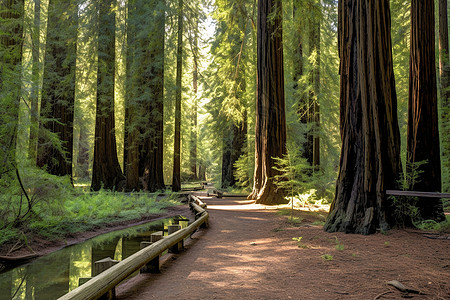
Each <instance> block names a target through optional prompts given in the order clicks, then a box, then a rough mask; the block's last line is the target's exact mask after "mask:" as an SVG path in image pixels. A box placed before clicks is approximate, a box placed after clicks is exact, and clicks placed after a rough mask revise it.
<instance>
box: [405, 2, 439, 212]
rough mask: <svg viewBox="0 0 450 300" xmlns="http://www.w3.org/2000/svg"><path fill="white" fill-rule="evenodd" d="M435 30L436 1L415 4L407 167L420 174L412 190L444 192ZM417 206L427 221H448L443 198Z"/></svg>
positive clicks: (412, 175) (430, 199) (412, 22)
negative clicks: (442, 188)
mask: <svg viewBox="0 0 450 300" xmlns="http://www.w3.org/2000/svg"><path fill="white" fill-rule="evenodd" d="M434 26H435V24H434V1H433V0H412V2H411V52H410V67H409V101H408V133H407V164H408V171H411V170H416V168H418V169H419V170H418V171H419V172H420V174H419V178H414V177H415V174H413V173H409V174H407V176H408V177H409V178H410V179H411V180H412V179H414V180H413V183H412V184H411V186H410V187H409V188H410V189H413V190H417V191H427V192H440V191H441V158H440V146H439V127H438V110H437V88H436V65H435V63H436V61H435V50H434V47H435V44H434V43H435V40H434V38H435V34H434ZM419 163H423V164H419ZM417 206H418V208H419V213H420V216H421V217H422V218H423V219H424V220H427V219H432V220H436V221H442V220H445V216H444V212H443V209H442V202H441V200H440V199H439V198H419V201H418V203H417Z"/></svg>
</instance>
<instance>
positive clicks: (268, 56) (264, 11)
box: [248, 0, 286, 204]
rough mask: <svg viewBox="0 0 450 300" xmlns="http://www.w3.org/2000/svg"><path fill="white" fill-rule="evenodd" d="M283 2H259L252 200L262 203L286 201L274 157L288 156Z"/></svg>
mask: <svg viewBox="0 0 450 300" xmlns="http://www.w3.org/2000/svg"><path fill="white" fill-rule="evenodd" d="M282 11H283V10H282V6H281V0H260V1H259V2H258V22H257V23H258V25H257V27H258V32H257V100H256V120H255V122H256V123H255V128H256V129H255V131H256V132H255V144H256V146H255V175H254V185H253V191H252V193H251V194H250V195H249V197H248V198H249V199H254V200H256V202H257V203H262V204H278V203H281V202H284V191H282V190H281V189H277V188H276V186H275V184H274V182H273V178H274V176H275V175H277V174H278V172H277V171H275V170H274V169H273V168H272V167H273V166H274V159H273V157H282V156H283V155H285V154H286V116H285V102H284V71H283V44H282Z"/></svg>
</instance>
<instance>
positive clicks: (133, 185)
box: [124, 0, 145, 191]
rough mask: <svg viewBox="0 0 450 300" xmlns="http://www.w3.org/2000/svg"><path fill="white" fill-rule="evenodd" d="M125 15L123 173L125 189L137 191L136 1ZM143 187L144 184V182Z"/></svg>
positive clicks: (139, 110)
mask: <svg viewBox="0 0 450 300" xmlns="http://www.w3.org/2000/svg"><path fill="white" fill-rule="evenodd" d="M127 4H128V16H127V24H126V26H127V47H126V49H127V54H126V57H127V61H126V85H125V92H126V93H125V134H124V173H125V177H126V187H125V189H126V190H127V191H133V190H134V191H139V190H140V186H139V123H138V120H139V116H140V112H141V108H140V107H139V105H138V103H137V101H136V97H137V96H138V95H137V94H138V93H137V91H136V85H137V82H136V77H137V75H136V73H137V72H138V71H137V70H136V65H137V62H136V60H137V58H136V51H137V50H136V48H137V45H136V34H137V32H136V27H137V24H136V23H137V22H138V20H137V6H138V4H137V1H136V0H130V1H128V3H127ZM144 189H145V184H144Z"/></svg>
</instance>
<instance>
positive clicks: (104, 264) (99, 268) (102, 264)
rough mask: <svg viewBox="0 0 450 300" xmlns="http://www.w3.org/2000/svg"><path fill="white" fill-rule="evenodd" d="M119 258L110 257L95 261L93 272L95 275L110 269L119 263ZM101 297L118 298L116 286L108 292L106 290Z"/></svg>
mask: <svg viewBox="0 0 450 300" xmlns="http://www.w3.org/2000/svg"><path fill="white" fill-rule="evenodd" d="M118 263H119V261H118V260H114V259H111V258H110V257H107V258H104V259H101V260H98V261H96V262H94V265H93V274H94V276H97V275H98V274H100V273H102V272H103V271H106V270H108V269H109V268H111V267H112V266H114V265H116V264H118ZM99 299H101V300H113V299H116V288H115V287H114V288H112V289H111V290H109V291H108V292H106V293H105V294H104V295H103V296H101V297H100V298H99Z"/></svg>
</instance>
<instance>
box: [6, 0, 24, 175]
mask: <svg viewBox="0 0 450 300" xmlns="http://www.w3.org/2000/svg"><path fill="white" fill-rule="evenodd" d="M0 10H1V11H0V17H1V18H2V22H0V29H1V33H0V64H1V68H0V98H1V101H0V112H1V113H0V145H2V146H1V147H0V178H2V177H3V175H4V174H5V173H8V172H10V171H11V170H13V169H14V166H15V163H16V161H15V160H16V156H15V153H16V138H17V123H18V116H19V102H20V92H21V82H22V80H21V74H22V69H21V67H22V64H21V62H22V44H23V17H24V1H23V0H3V1H1V2H0Z"/></svg>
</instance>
